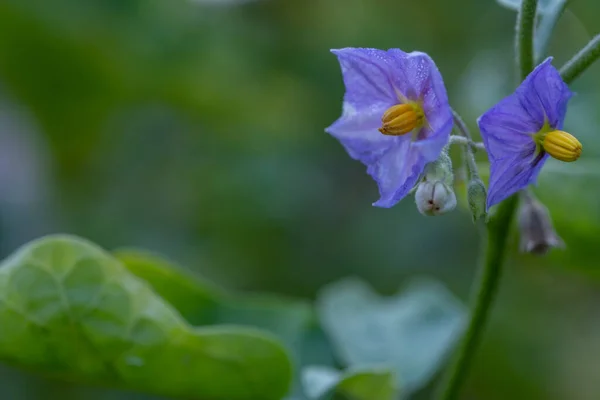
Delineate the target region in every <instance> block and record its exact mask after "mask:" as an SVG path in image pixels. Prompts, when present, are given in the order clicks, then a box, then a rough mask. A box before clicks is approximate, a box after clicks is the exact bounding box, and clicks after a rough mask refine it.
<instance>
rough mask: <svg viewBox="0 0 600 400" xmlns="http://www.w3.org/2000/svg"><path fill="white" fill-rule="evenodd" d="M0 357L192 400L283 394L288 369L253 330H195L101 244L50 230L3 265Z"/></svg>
mask: <svg viewBox="0 0 600 400" xmlns="http://www.w3.org/2000/svg"><path fill="white" fill-rule="evenodd" d="M0 293H1V294H0V296H1V297H0V359H2V360H4V361H7V362H9V363H11V364H14V365H18V366H21V367H25V368H28V369H33V370H37V371H40V372H45V373H46V374H48V375H52V376H55V377H60V378H63V379H67V380H72V381H78V382H86V383H93V384H102V385H107V386H114V387H119V388H125V389H133V390H139V391H144V392H149V393H154V394H158V395H166V396H173V397H180V398H186V399H198V400H238V399H239V400H244V399H250V400H255V399H265V400H266V399H269V400H270V399H272V400H276V399H277V400H278V399H281V398H282V397H283V396H284V395H285V393H286V392H287V390H288V386H289V383H290V380H291V366H290V361H289V359H288V356H287V354H286V352H285V350H284V349H283V348H282V346H281V345H280V344H279V343H278V342H277V341H276V340H275V339H273V338H271V337H270V335H268V334H266V333H263V332H261V331H259V330H255V329H249V328H242V327H235V326H214V327H202V328H194V327H192V326H190V325H189V324H188V323H187V322H186V321H185V320H184V319H183V318H182V317H181V315H179V314H178V313H177V312H176V311H175V310H174V309H173V307H172V306H171V305H170V304H169V303H167V302H165V301H164V300H163V299H162V298H161V297H159V296H157V295H156V293H155V292H154V291H153V290H152V289H151V288H150V287H149V286H148V285H147V284H146V283H145V282H144V281H141V280H140V279H138V278H137V277H135V276H134V275H132V274H131V273H130V272H129V271H127V269H125V268H124V267H123V265H122V264H121V263H120V262H119V261H118V260H117V259H115V258H114V257H112V256H111V255H110V254H108V253H106V252H105V251H103V250H102V249H100V248H99V247H97V246H95V245H93V244H91V243H89V242H87V241H85V240H82V239H78V238H75V237H69V236H51V237H47V238H43V239H40V240H36V241H34V242H32V243H30V244H28V245H26V246H24V247H23V248H21V249H19V250H18V251H17V252H16V253H15V254H14V255H12V256H11V257H9V258H8V259H7V260H5V261H4V262H3V263H2V266H1V267H0Z"/></svg>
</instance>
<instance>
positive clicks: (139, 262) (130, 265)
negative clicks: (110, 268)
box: [113, 249, 225, 325]
mask: <svg viewBox="0 0 600 400" xmlns="http://www.w3.org/2000/svg"><path fill="white" fill-rule="evenodd" d="M113 254H114V256H115V257H116V258H117V259H119V260H120V261H121V262H122V263H123V265H124V266H125V268H127V269H128V270H129V272H131V273H133V274H134V275H136V276H137V277H139V278H141V279H143V280H144V281H146V282H147V283H148V284H150V286H152V289H153V290H154V291H155V292H156V293H157V294H158V295H159V296H161V297H162V298H163V299H164V300H166V301H167V302H169V303H170V304H171V305H172V306H173V307H175V308H176V309H177V311H179V313H180V314H181V315H182V316H183V317H184V318H185V319H186V320H187V321H188V322H189V323H191V324H192V325H209V324H213V323H215V321H216V320H217V312H218V308H219V303H220V302H221V301H223V299H224V297H225V294H224V293H223V291H222V290H220V289H219V288H217V287H215V286H214V285H212V284H210V283H209V282H206V281H203V280H201V279H199V278H198V277H196V276H195V275H193V274H192V273H190V272H188V271H186V270H184V269H182V268H180V267H178V266H176V265H175V264H173V263H171V262H169V261H167V260H165V259H164V258H162V257H160V256H158V255H156V254H153V253H151V252H148V251H143V250H134V249H121V250H117V251H115V252H114V253H113Z"/></svg>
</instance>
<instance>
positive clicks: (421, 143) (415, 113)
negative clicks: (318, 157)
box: [326, 48, 452, 208]
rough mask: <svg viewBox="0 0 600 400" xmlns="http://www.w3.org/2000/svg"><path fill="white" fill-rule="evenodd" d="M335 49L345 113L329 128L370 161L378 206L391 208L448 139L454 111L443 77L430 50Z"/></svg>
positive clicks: (357, 156)
mask: <svg viewBox="0 0 600 400" xmlns="http://www.w3.org/2000/svg"><path fill="white" fill-rule="evenodd" d="M332 53H334V54H335V55H336V56H337V57H338V59H339V62H340V65H341V68H342V74H343V77H344V83H345V85H346V94H345V96H344V106H343V112H342V116H341V117H340V118H339V119H338V120H337V121H336V122H334V123H333V125H331V126H330V127H329V128H327V129H326V131H327V132H328V133H330V134H331V135H333V136H334V137H336V138H337V139H338V140H339V141H340V142H341V143H342V145H343V146H344V147H345V148H346V151H348V154H350V156H351V157H352V158H354V159H356V160H360V161H361V162H362V163H363V164H365V165H367V167H368V168H367V172H368V174H369V175H371V176H372V177H373V179H375V181H376V182H377V185H378V186H379V194H380V199H379V200H378V201H377V202H375V203H374V204H373V205H375V206H378V207H386V208H387V207H392V206H393V205H394V204H396V203H397V202H398V201H400V200H401V199H402V198H403V197H404V196H406V195H407V194H408V192H409V191H410V190H411V189H412V188H413V186H414V185H415V183H416V182H417V180H418V179H419V176H420V174H421V173H422V172H423V169H424V167H425V165H426V164H427V163H429V162H432V161H435V160H436V159H437V158H438V156H439V155H440V153H441V151H442V149H443V147H444V146H445V145H446V143H447V142H448V139H449V135H450V131H451V130H452V111H451V109H450V106H449V105H448V96H447V95H446V88H445V87H444V82H443V80H442V76H441V75H440V72H439V71H438V69H437V67H436V66H435V64H434V62H433V60H432V59H431V58H430V57H429V56H428V55H427V54H425V53H420V52H412V53H405V52H403V51H401V50H399V49H390V50H388V51H383V50H377V49H360V48H345V49H340V50H332ZM409 133H410V134H409Z"/></svg>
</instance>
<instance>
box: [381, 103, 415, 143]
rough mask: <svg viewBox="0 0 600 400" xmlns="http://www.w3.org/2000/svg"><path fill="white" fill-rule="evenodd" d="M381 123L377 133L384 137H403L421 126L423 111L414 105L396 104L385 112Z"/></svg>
mask: <svg viewBox="0 0 600 400" xmlns="http://www.w3.org/2000/svg"><path fill="white" fill-rule="evenodd" d="M381 122H382V125H381V128H379V132H381V133H383V134H384V135H391V136H399V135H405V134H407V133H409V132H411V131H412V130H413V129H415V128H417V127H419V126H421V125H422V123H423V111H422V110H421V108H420V107H419V106H418V105H415V104H397V105H395V106H392V107H390V108H388V109H387V110H386V112H385V113H384V114H383V117H381Z"/></svg>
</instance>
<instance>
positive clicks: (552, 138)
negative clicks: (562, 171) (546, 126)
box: [542, 131, 581, 162]
mask: <svg viewBox="0 0 600 400" xmlns="http://www.w3.org/2000/svg"><path fill="white" fill-rule="evenodd" d="M542 147H543V148H544V151H545V152H546V153H548V154H550V156H552V157H554V158H556V159H557V160H560V161H565V162H572V161H575V160H577V159H578V158H579V156H580V155H581V143H580V142H579V140H577V138H576V137H575V136H573V135H571V134H570V133H567V132H563V131H551V132H548V133H547V134H546V135H544V139H543V142H542Z"/></svg>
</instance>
